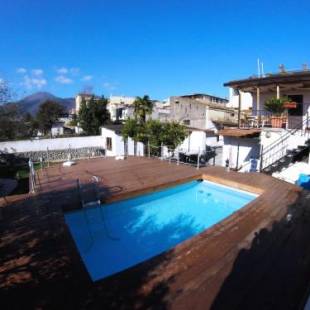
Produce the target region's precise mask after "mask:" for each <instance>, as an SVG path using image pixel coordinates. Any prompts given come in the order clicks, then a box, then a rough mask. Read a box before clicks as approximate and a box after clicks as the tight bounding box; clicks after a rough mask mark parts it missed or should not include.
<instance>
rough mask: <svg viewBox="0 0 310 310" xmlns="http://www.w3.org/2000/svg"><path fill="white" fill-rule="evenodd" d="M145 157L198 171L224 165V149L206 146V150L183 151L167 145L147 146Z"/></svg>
mask: <svg viewBox="0 0 310 310" xmlns="http://www.w3.org/2000/svg"><path fill="white" fill-rule="evenodd" d="M145 156H147V157H149V158H157V159H160V160H165V161H168V162H169V163H176V164H177V165H180V164H183V165H189V166H194V167H196V168H197V169H199V168H201V167H206V166H218V165H219V166H221V165H222V148H221V147H210V146H206V147H205V148H204V149H190V150H188V149H183V148H178V147H177V148H174V147H171V146H170V147H169V146H165V145H160V146H157V145H151V144H147V145H146V154H145Z"/></svg>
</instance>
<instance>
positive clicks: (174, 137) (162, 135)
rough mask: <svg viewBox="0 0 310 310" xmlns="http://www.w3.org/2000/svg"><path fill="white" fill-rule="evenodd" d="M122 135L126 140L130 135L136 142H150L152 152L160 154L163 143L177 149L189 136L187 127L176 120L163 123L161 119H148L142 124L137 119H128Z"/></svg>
mask: <svg viewBox="0 0 310 310" xmlns="http://www.w3.org/2000/svg"><path fill="white" fill-rule="evenodd" d="M122 136H123V138H124V140H125V141H126V140H127V139H128V137H130V138H132V139H133V140H134V141H135V142H138V141H140V142H143V143H144V144H146V143H147V142H149V144H150V146H151V153H152V154H155V155H158V154H159V153H160V146H161V144H163V145H166V146H168V147H169V148H170V149H175V148H176V147H177V146H178V145H179V144H180V143H181V142H182V141H183V140H184V139H185V138H186V136H187V132H186V128H185V127H184V126H183V125H181V124H179V123H176V122H171V123H168V122H167V123H163V122H160V121H159V120H152V119H150V120H148V121H147V122H146V123H144V124H140V123H139V122H138V120H137V119H127V120H126V122H125V124H124V126H123V130H122Z"/></svg>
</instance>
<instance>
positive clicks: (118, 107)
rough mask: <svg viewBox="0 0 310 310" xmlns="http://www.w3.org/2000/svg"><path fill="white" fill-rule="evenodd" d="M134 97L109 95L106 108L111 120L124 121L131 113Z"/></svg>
mask: <svg viewBox="0 0 310 310" xmlns="http://www.w3.org/2000/svg"><path fill="white" fill-rule="evenodd" d="M135 100H136V97H126V96H110V98H109V103H108V106H107V109H108V110H109V112H110V117H111V120H112V121H124V120H126V119H127V118H129V117H131V116H132V115H133V111H134V104H133V103H134V101H135Z"/></svg>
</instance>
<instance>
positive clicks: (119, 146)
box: [101, 128, 144, 156]
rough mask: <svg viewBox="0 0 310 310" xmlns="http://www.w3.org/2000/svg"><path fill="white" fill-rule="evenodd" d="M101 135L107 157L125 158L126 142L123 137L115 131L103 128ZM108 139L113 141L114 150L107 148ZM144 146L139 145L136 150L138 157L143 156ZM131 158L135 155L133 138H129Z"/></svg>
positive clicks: (139, 143)
mask: <svg viewBox="0 0 310 310" xmlns="http://www.w3.org/2000/svg"><path fill="white" fill-rule="evenodd" d="M101 135H102V140H103V147H104V149H105V150H106V151H105V154H106V156H123V155H125V148H124V140H123V137H122V136H121V135H118V134H116V133H115V131H113V130H110V129H107V128H101ZM107 138H111V139H112V149H111V150H108V149H107V147H106V140H107ZM143 150H144V146H143V144H142V143H141V142H138V143H137V148H136V155H138V156H143ZM127 155H129V156H133V155H135V154H134V141H133V140H132V139H131V138H128V154H127Z"/></svg>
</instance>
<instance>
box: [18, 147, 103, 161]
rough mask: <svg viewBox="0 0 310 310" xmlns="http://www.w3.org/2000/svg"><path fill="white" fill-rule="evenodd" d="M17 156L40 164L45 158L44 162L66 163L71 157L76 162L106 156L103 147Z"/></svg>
mask: <svg viewBox="0 0 310 310" xmlns="http://www.w3.org/2000/svg"><path fill="white" fill-rule="evenodd" d="M15 155H16V156H18V157H23V158H30V159H31V160H32V161H33V162H39V161H40V158H43V160H44V161H64V160H67V159H68V158H69V157H71V159H73V160H74V159H82V158H93V157H100V156H104V155H105V150H104V148H101V147H82V148H75V149H71V148H70V149H69V148H68V149H62V150H48V151H47V150H46V151H32V152H17V153H15Z"/></svg>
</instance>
